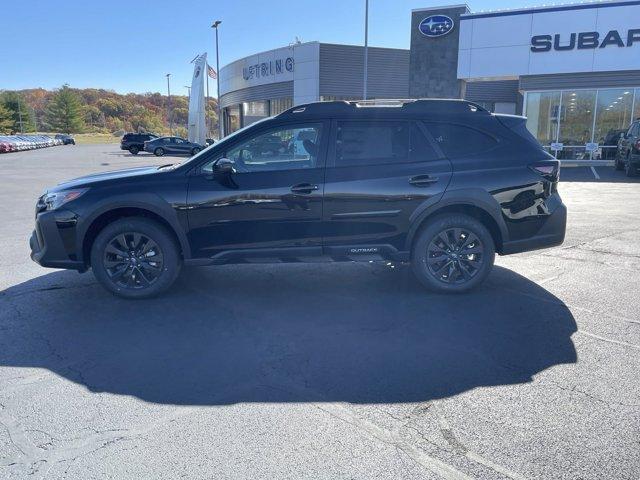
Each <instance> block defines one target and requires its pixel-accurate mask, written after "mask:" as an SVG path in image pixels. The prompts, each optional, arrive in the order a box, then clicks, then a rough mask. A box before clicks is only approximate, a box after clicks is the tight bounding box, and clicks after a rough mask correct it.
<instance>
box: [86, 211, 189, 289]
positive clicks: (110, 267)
mask: <svg viewBox="0 0 640 480" xmlns="http://www.w3.org/2000/svg"><path fill="white" fill-rule="evenodd" d="M180 267H181V260H180V254H179V251H178V246H177V245H176V242H175V240H174V238H173V237H172V235H171V234H170V233H169V232H168V231H167V230H166V229H165V228H164V227H163V226H162V225H160V224H158V223H157V222H154V221H153V220H149V219H146V218H138V217H128V218H123V219H121V220H116V221H115V222H113V223H111V224H109V225H107V226H106V227H105V228H104V229H103V230H102V231H101V232H100V233H99V234H98V236H97V237H96V239H95V241H94V242H93V246H92V248H91V268H92V269H93V273H94V275H95V277H96V278H97V279H98V281H99V282H100V283H101V284H102V286H103V287H105V288H106V289H107V290H109V291H110V292H112V293H114V294H116V295H118V296H121V297H124V298H147V297H151V296H154V295H158V294H159V293H162V292H163V291H165V290H166V289H168V288H169V287H170V286H171V285H172V284H173V282H174V281H175V279H176V278H177V276H178V274H179V273H180Z"/></svg>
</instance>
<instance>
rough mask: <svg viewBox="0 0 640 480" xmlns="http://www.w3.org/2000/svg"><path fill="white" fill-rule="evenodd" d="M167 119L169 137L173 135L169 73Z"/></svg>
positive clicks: (168, 75) (168, 74)
mask: <svg viewBox="0 0 640 480" xmlns="http://www.w3.org/2000/svg"><path fill="white" fill-rule="evenodd" d="M166 76H167V117H168V118H169V135H173V117H172V116H171V87H170V86H169V77H170V76H171V74H170V73H167V75H166Z"/></svg>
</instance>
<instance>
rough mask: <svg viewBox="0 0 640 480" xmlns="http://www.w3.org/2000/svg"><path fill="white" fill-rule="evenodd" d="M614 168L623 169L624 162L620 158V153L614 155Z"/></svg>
mask: <svg viewBox="0 0 640 480" xmlns="http://www.w3.org/2000/svg"><path fill="white" fill-rule="evenodd" d="M615 168H616V170H624V162H623V161H622V160H621V159H620V155H616V163H615Z"/></svg>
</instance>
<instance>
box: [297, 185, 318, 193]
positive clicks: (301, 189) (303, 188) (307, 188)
mask: <svg viewBox="0 0 640 480" xmlns="http://www.w3.org/2000/svg"><path fill="white" fill-rule="evenodd" d="M314 190H318V185H311V184H310V183H299V184H298V185H294V186H293V187H291V191H292V192H293V193H311V192H313V191H314Z"/></svg>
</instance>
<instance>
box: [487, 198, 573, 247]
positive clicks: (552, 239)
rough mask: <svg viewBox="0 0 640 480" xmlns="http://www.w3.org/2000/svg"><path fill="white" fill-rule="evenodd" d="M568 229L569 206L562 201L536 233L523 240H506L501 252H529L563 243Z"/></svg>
mask: <svg viewBox="0 0 640 480" xmlns="http://www.w3.org/2000/svg"><path fill="white" fill-rule="evenodd" d="M566 229H567V207H566V206H565V205H564V203H562V202H560V204H559V205H557V206H556V208H555V210H554V211H553V213H552V214H551V215H549V217H548V218H547V219H546V220H545V222H544V224H543V225H542V228H540V230H539V231H538V232H537V233H536V235H533V236H531V237H528V238H524V239H521V240H513V241H509V242H504V244H503V245H502V251H501V252H500V253H501V254H502V255H510V254H512V253H520V252H528V251H530V250H539V249H541V248H549V247H555V246H557V245H561V244H562V242H564V235H565V232H566Z"/></svg>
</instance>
